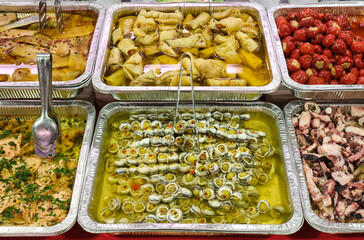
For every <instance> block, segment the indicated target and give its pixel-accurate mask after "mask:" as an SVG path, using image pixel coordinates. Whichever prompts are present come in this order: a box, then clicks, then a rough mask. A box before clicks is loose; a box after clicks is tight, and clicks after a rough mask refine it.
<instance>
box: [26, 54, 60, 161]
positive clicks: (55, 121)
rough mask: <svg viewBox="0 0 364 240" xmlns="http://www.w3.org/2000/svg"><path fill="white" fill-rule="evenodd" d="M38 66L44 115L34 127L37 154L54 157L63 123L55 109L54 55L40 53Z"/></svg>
mask: <svg viewBox="0 0 364 240" xmlns="http://www.w3.org/2000/svg"><path fill="white" fill-rule="evenodd" d="M37 67H38V78H39V90H40V100H41V105H42V115H41V116H40V118H38V119H37V120H36V121H35V122H34V124H33V128H32V134H33V141H34V148H35V154H36V155H37V156H39V157H54V155H55V154H56V147H57V138H58V136H59V134H60V133H61V124H60V120H59V117H58V115H57V114H56V113H55V112H54V111H53V103H52V55H51V54H50V53H38V54H37Z"/></svg>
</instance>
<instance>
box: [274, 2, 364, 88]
mask: <svg viewBox="0 0 364 240" xmlns="http://www.w3.org/2000/svg"><path fill="white" fill-rule="evenodd" d="M276 24H277V27H278V34H279V36H280V37H281V42H282V47H283V51H284V55H285V57H286V62H287V68H288V71H289V74H290V76H291V78H292V79H293V80H294V81H296V82H298V83H301V84H310V85H315V84H364V60H363V53H364V40H363V38H362V37H360V36H355V35H354V34H353V32H352V31H351V30H350V29H351V22H350V20H349V19H348V18H347V17H346V16H345V15H337V16H334V15H333V14H332V13H319V12H317V11H315V10H312V9H305V10H303V11H300V12H298V13H297V12H292V13H290V14H289V15H288V16H287V17H283V16H279V17H278V18H277V19H276ZM360 26H363V24H360ZM363 31H364V29H363Z"/></svg>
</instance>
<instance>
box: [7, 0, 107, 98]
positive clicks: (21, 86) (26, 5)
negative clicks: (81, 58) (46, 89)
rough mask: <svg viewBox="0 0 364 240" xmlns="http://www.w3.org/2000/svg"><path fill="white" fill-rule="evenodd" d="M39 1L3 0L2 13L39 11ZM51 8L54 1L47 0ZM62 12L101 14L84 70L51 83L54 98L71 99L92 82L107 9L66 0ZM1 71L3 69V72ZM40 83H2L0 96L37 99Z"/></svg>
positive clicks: (91, 3) (93, 3) (92, 3)
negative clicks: (76, 74)
mask: <svg viewBox="0 0 364 240" xmlns="http://www.w3.org/2000/svg"><path fill="white" fill-rule="evenodd" d="M38 4H39V3H38V2H36V1H12V2H9V1H4V2H3V1H1V2H0V12H6V11H13V12H14V11H15V12H26V13H27V12H37V11H38ZM47 9H48V11H54V5H53V2H47ZM62 10H63V12H66V11H74V10H91V11H94V12H96V13H97V14H98V18H97V22H96V25H95V30H94V34H93V37H92V42H91V45H90V49H89V55H88V58H87V63H86V69H85V72H84V73H83V74H82V75H81V76H79V77H77V78H76V79H74V80H71V81H54V82H53V83H52V86H53V91H52V95H53V97H54V98H71V97H74V96H76V95H77V94H78V93H80V92H81V90H82V89H83V88H84V87H85V86H87V85H88V84H89V83H90V82H91V75H92V73H93V70H94V65H95V59H96V55H97V47H98V42H99V37H100V32H101V28H102V23H103V20H104V15H105V9H104V7H103V6H102V5H101V4H98V3H95V2H76V1H67V2H63V3H62ZM0 74H1V71H0ZM39 97H40V95H39V83H38V82H0V99H9V98H33V99H34V98H38V99H39Z"/></svg>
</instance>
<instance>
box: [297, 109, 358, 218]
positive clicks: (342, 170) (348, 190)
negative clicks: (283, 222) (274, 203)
mask: <svg viewBox="0 0 364 240" xmlns="http://www.w3.org/2000/svg"><path fill="white" fill-rule="evenodd" d="M292 121H293V125H294V127H295V131H296V136H297V142H298V145H299V149H300V153H301V157H302V163H303V170H304V173H305V176H306V181H307V187H308V191H309V193H310V197H311V201H312V202H311V203H312V206H313V209H314V211H315V212H316V214H317V215H318V216H319V217H321V218H323V219H326V220H328V221H330V222H364V197H363V196H364V194H363V193H364V107H363V106H352V107H351V109H350V111H344V110H343V109H342V108H341V107H331V106H328V107H326V108H324V109H321V108H320V107H319V106H318V105H317V104H316V103H314V102H306V103H305V104H304V111H302V112H301V113H300V114H297V116H295V117H293V119H292Z"/></svg>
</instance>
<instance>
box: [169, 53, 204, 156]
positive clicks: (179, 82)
mask: <svg viewBox="0 0 364 240" xmlns="http://www.w3.org/2000/svg"><path fill="white" fill-rule="evenodd" d="M184 58H189V59H190V81H191V100H192V109H193V119H194V120H195V134H196V144H197V150H198V152H200V142H199V137H198V131H197V117H196V108H195V91H194V87H193V67H192V66H193V57H192V56H191V54H189V53H183V54H182V56H181V59H180V68H179V81H178V90H177V101H176V111H175V113H174V119H173V126H172V131H171V137H170V139H171V140H172V136H173V131H174V127H175V126H176V121H177V116H178V108H179V102H180V95H181V82H182V71H183V67H182V61H183V59H184Z"/></svg>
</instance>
